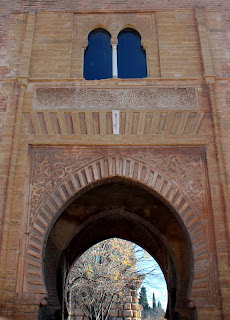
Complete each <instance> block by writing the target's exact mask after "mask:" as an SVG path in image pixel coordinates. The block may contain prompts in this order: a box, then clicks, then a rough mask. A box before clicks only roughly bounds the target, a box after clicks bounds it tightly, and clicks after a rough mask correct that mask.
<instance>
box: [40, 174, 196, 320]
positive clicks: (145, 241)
mask: <svg viewBox="0 0 230 320" xmlns="http://www.w3.org/2000/svg"><path fill="white" fill-rule="evenodd" d="M162 200H163V199H162ZM162 200H161V199H160V198H159V196H157V195H156V194H154V193H153V191H152V190H150V189H149V188H148V187H145V186H143V185H141V184H140V183H137V182H134V181H132V180H129V179H124V178H121V177H113V178H107V179H104V180H102V181H100V183H96V184H94V185H91V187H90V188H86V189H85V190H82V192H81V193H79V194H77V195H76V197H75V199H74V200H73V201H72V203H71V204H69V206H68V207H67V208H66V209H65V210H64V211H63V212H62V214H61V215H60V216H59V218H58V219H57V220H56V222H55V224H54V226H53V228H52V229H51V232H50V234H49V237H48V239H47V243H46V248H45V249H44V273H45V280H46V286H47V291H48V306H47V307H46V311H45V313H43V319H55V318H54V314H55V312H56V311H57V310H58V309H60V308H61V303H60V302H61V301H62V300H63V299H62V294H63V290H62V285H63V281H64V278H65V275H66V273H67V272H68V270H69V269H70V267H71V266H72V264H73V263H74V261H75V260H76V258H78V257H79V256H80V255H81V254H82V253H83V252H84V251H85V250H87V249H88V248H89V247H91V246H92V245H94V244H95V243H97V242H99V241H101V240H104V239H108V238H111V237H120V238H123V239H126V240H129V241H132V242H135V243H137V244H138V245H140V246H141V247H143V248H144V249H145V250H147V251H148V252H149V253H150V254H151V255H152V256H153V257H154V258H155V259H156V261H157V262H158V263H159V265H160V266H161V269H162V271H163V273H164V275H165V279H166V282H167V286H168V296H169V301H168V308H167V312H166V316H167V318H168V319H170V320H174V319H180V317H181V318H182V319H189V320H190V319H191V320H193V319H196V316H195V312H194V308H192V309H189V308H188V307H187V305H188V296H189V290H190V283H191V281H192V276H193V274H192V270H193V255H192V245H191V243H190V240H189V236H188V234H187V231H186V229H185V227H184V225H183V223H182V221H181V218H180V217H179V215H177V213H176V212H174V210H173V209H172V208H170V206H169V204H167V203H164V201H162Z"/></svg>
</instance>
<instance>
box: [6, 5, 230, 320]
mask: <svg viewBox="0 0 230 320" xmlns="http://www.w3.org/2000/svg"><path fill="white" fill-rule="evenodd" d="M166 2H167V3H166ZM227 2H228V1H209V0H203V1H196V0H194V1H190V3H189V4H188V3H187V1H182V0H181V1H171V0H170V1H160V2H158V1H154V0H153V1H129V0H127V1H117V0H116V1H112V0H111V1H110V0H108V1H93V2H92V1H78V2H76V3H75V1H71V2H69V1H58V2H56V3H49V2H48V1H30V2H25V1H11V3H10V4H9V3H8V4H7V3H5V1H2V2H1V4H0V6H1V9H2V13H3V16H2V18H1V30H2V39H1V40H2V46H1V49H0V61H1V67H0V72H1V82H0V87H1V92H0V130H1V131H0V132H1V141H0V148H1V161H2V162H1V167H0V174H1V184H0V199H1V200H0V203H1V205H0V230H1V244H0V318H1V317H2V318H3V319H7V320H11V319H23V320H30V319H31V320H32V319H54V314H55V312H56V311H57V310H59V309H60V302H59V301H60V300H61V299H62V290H61V287H62V284H63V259H64V258H63V257H65V265H66V266H67V270H68V268H69V267H70V266H71V264H72V263H73V261H74V260H75V259H76V258H77V257H78V256H79V255H80V254H81V253H83V252H84V251H85V250H86V249H87V248H89V247H90V246H91V245H93V244H95V243H96V242H97V241H100V240H103V239H106V238H108V237H112V236H117V237H121V238H124V239H127V240H131V241H134V242H136V243H137V244H139V245H141V246H142V247H143V248H145V249H146V250H147V251H149V253H150V254H152V255H153V256H154V257H155V258H156V260H157V261H158V262H159V264H160V266H161V268H162V271H163V272H164V275H165V278H166V282H167V285H168V294H169V302H168V309H167V313H166V316H167V318H168V319H170V320H175V319H186V320H196V319H198V320H204V319H207V318H209V319H210V320H212V319H213V320H214V319H215V320H220V319H226V320H227V319H229V318H230V307H229V305H230V293H229V292H230V291H229V287H230V285H229V279H230V274H229V272H230V269H229V261H230V257H229V246H230V239H229V226H230V224H229V219H230V218H229V215H230V211H229V210H230V209H229V204H230V203H229V191H228V189H229V174H228V171H229V156H230V149H229V145H230V144H229V137H230V126H229V118H230V116H229V114H228V111H229V110H228V109H229V106H230V47H229V43H230V6H229V4H228V3H227ZM127 27H129V28H134V29H136V30H137V31H138V32H139V33H140V35H141V40H142V45H143V47H144V49H145V50H146V57H147V71H148V77H147V78H144V79H117V78H114V79H105V80H95V81H86V80H84V79H83V59H84V50H85V48H86V47H87V37H88V34H89V33H90V32H91V31H92V30H93V29H95V28H104V29H106V30H108V31H109V32H110V33H111V43H112V44H116V42H117V36H118V34H119V32H120V31H121V30H122V29H124V28H127ZM115 127H116V128H115ZM114 133H116V134H114ZM56 275H58V276H56ZM126 320H128V319H126Z"/></svg>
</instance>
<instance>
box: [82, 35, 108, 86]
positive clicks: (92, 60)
mask: <svg viewBox="0 0 230 320" xmlns="http://www.w3.org/2000/svg"><path fill="white" fill-rule="evenodd" d="M110 39H111V35H110V34H109V32H107V31H106V30H104V29H96V30H93V31H92V32H90V34H89V37H88V47H87V48H86V50H85V56H84V78H85V79H86V80H95V79H98V80H99V79H107V78H112V47H111V43H110Z"/></svg>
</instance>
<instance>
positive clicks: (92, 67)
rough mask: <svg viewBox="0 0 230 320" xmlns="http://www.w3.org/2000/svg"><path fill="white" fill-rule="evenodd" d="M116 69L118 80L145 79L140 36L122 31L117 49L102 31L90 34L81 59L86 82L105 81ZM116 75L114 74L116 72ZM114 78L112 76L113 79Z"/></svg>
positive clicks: (144, 56) (127, 30)
mask: <svg viewBox="0 0 230 320" xmlns="http://www.w3.org/2000/svg"><path fill="white" fill-rule="evenodd" d="M114 64H115V65H116V66H115V68H117V69H118V77H119V78H145V77H146V76H147V66H146V54H145V51H144V49H143V47H142V46H141V36H140V34H139V33H138V32H137V31H136V30H133V29H130V28H128V29H124V30H122V31H121V32H120V33H119V35H118V46H117V48H116V46H113V53H112V46H111V35H110V33H109V32H108V31H106V30H104V29H96V30H93V31H92V32H90V34H89V37H88V47H87V48H86V50H85V56H84V78H85V79H86V80H96V79H98V80H99V79H107V78H112V77H113V76H114V74H113V73H114V72H113V68H114ZM115 73H116V71H115ZM116 75H117V74H115V76H116Z"/></svg>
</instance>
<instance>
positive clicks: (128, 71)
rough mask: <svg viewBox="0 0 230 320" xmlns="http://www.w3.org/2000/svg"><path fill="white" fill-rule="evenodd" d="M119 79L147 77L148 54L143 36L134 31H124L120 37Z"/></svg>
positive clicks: (118, 54) (118, 49)
mask: <svg viewBox="0 0 230 320" xmlns="http://www.w3.org/2000/svg"><path fill="white" fill-rule="evenodd" d="M117 58H118V78H127V79H128V78H145V77H147V64H146V52H145V50H144V48H143V47H142V45H141V36H140V34H139V32H137V31H136V30H134V29H131V28H126V29H123V30H122V31H121V32H120V33H119V35H118V47H117Z"/></svg>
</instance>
